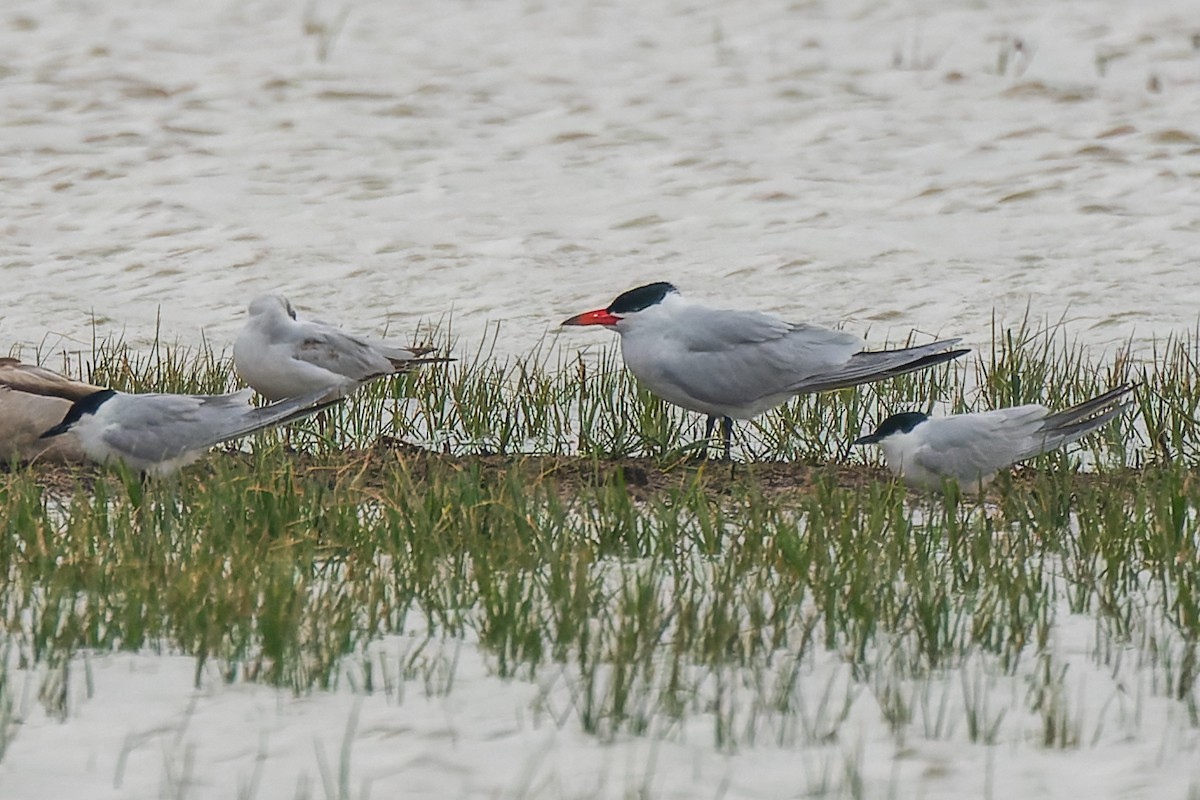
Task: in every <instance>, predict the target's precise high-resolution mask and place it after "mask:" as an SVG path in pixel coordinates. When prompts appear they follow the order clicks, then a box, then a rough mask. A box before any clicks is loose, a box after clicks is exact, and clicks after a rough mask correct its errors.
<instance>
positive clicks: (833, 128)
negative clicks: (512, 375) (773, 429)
mask: <svg viewBox="0 0 1200 800" xmlns="http://www.w3.org/2000/svg"><path fill="white" fill-rule="evenodd" d="M963 5H964V4H958V3H950V2H946V1H945V0H930V1H929V2H919V3H913V2H898V1H894V2H893V1H890V0H877V1H875V2H848V3H821V2H803V1H800V2H790V3H788V2H767V3H755V4H724V3H717V2H712V1H711V0H710V1H709V2H685V1H684V0H664V2H660V3H654V4H650V5H647V4H645V3H641V2H634V0H609V1H608V2H589V3H543V2H537V1H536V0H529V1H528V2H477V1H476V2H469V1H464V0H453V1H452V2H438V3H419V4H405V5H404V6H398V5H396V4H394V3H389V2H359V3H354V4H353V5H345V6H342V5H338V4H334V3H330V2H325V0H316V2H314V3H312V4H310V5H309V8H308V9H307V10H306V9H305V5H304V4H302V3H292V2H280V1H279V0H263V1H262V2H241V1H239V2H225V3H219V4H207V3H184V2H179V0H173V1H172V2H160V1H157V0H156V1H155V2H150V0H143V1H142V2H138V0H105V1H104V2H98V1H97V2H87V1H86V0H70V2H68V1H67V0H57V1H56V2H51V1H48V0H10V2H8V3H6V4H5V6H4V10H3V12H0V54H3V55H2V56H0V108H2V109H3V114H0V164H3V169H2V170H0V219H2V220H3V223H2V226H3V236H2V237H0V280H2V281H3V289H0V298H2V300H3V302H2V304H0V349H4V348H6V347H7V346H9V345H12V344H25V345H30V344H32V345H37V344H41V345H43V346H44V347H47V348H50V349H55V348H59V347H67V348H77V347H81V346H83V347H86V346H88V344H89V343H90V342H91V339H92V330H93V329H92V320H93V318H94V319H95V324H96V330H97V332H98V333H99V334H100V335H108V334H114V335H119V334H123V335H125V337H126V338H127V339H128V340H130V341H132V342H134V343H145V342H148V341H150V340H151V339H152V338H153V337H154V335H155V330H156V317H157V315H158V314H159V312H160V310H161V313H162V321H161V330H162V334H163V336H164V337H165V338H167V339H168V340H176V339H178V340H181V341H184V342H195V341H198V340H199V339H200V338H201V336H204V337H207V338H208V340H209V341H210V342H212V343H213V344H214V345H215V346H217V348H218V349H220V348H221V347H224V346H227V345H228V343H229V342H231V341H232V337H233V335H234V334H235V332H236V330H237V328H238V326H239V325H240V323H241V320H242V318H243V311H242V308H243V307H244V305H245V304H246V302H247V301H248V299H249V298H250V297H251V296H253V295H254V294H255V293H257V292H260V291H264V290H269V289H278V290H281V291H284V292H285V293H287V294H288V295H289V296H291V297H292V298H293V300H294V301H295V302H296V304H297V305H298V306H300V307H301V308H305V309H309V310H311V311H315V312H318V313H319V315H323V316H324V317H326V318H329V319H335V320H339V321H342V322H343V323H346V324H348V325H349V326H350V327H353V328H356V329H360V330H363V331H365V332H372V331H374V332H378V331H379V330H381V329H383V328H385V327H387V328H389V329H390V330H391V331H393V332H397V333H398V334H399V335H402V336H408V335H409V333H410V331H412V329H413V328H414V327H415V326H416V325H417V324H418V323H419V322H421V321H422V320H439V319H444V318H445V317H446V315H452V319H453V327H454V330H455V332H456V333H457V334H458V335H460V336H461V337H462V339H463V340H464V341H465V342H473V341H477V340H478V339H479V337H480V336H481V335H482V333H483V331H484V330H485V326H487V325H488V324H489V323H500V324H501V329H500V342H499V350H500V351H501V352H509V353H522V352H525V351H527V350H528V349H529V348H530V347H531V346H532V345H533V344H534V343H535V342H536V341H537V340H538V339H540V338H541V337H542V336H544V335H545V334H546V332H547V331H548V330H553V329H554V326H555V325H556V324H557V322H558V321H560V320H561V319H562V318H563V317H564V316H566V315H568V314H570V313H574V312H577V311H581V310H584V309H588V308H593V307H597V306H600V305H604V304H607V302H608V301H609V300H610V299H611V298H612V296H614V295H615V294H616V293H618V292H619V291H621V290H623V289H625V288H628V287H630V286H632V285H636V284H638V283H639V282H644V281H648V280H651V279H668V280H672V281H674V282H676V283H677V284H678V285H679V286H680V287H681V288H682V289H683V290H684V291H685V292H687V293H689V294H691V295H693V296H696V297H701V298H707V299H710V300H712V301H715V302H719V303H721V304H725V305H731V306H737V307H746V308H763V309H768V310H773V311H776V312H779V313H781V314H784V315H786V316H788V317H791V318H794V319H801V320H809V321H817V322H825V323H833V322H844V323H846V324H847V325H849V326H851V327H852V328H853V329H856V330H863V331H865V330H868V329H869V330H870V332H871V338H872V339H873V340H881V339H883V338H884V337H887V336H890V337H892V338H895V337H897V336H903V335H905V334H906V333H907V332H908V331H909V330H910V329H912V328H917V329H919V330H922V331H928V332H931V333H942V334H954V335H964V336H966V337H967V338H968V341H969V342H971V343H973V344H977V345H978V344H983V343H986V342H987V341H988V339H989V328H990V325H991V321H992V315H993V311H994V312H995V314H996V315H998V316H999V318H1001V319H1002V320H1004V321H1008V322H1016V321H1018V320H1019V319H1020V317H1021V316H1022V315H1023V314H1024V313H1025V310H1026V308H1027V307H1028V308H1029V309H1030V311H1031V313H1032V314H1033V315H1034V317H1035V318H1036V319H1038V320H1042V319H1045V320H1050V321H1057V320H1059V319H1065V320H1066V321H1067V322H1068V323H1069V331H1070V333H1071V334H1073V335H1075V336H1077V337H1078V338H1080V339H1081V340H1083V341H1086V342H1090V343H1093V344H1095V345H1098V346H1101V347H1106V348H1107V347H1111V346H1114V345H1116V344H1117V343H1120V342H1122V341H1125V340H1128V339H1131V338H1132V339H1133V341H1134V342H1135V344H1136V345H1138V346H1139V347H1144V346H1145V345H1146V344H1147V343H1148V342H1149V341H1150V340H1151V338H1152V337H1161V336H1164V335H1168V334H1172V333H1182V332H1186V331H1188V330H1192V329H1194V328H1195V326H1196V323H1197V309H1198V308H1200V288H1198V287H1197V280H1196V268H1195V266H1194V262H1195V253H1196V246H1195V245H1196V242H1197V234H1198V233H1200V193H1198V192H1197V191H1196V188H1195V187H1196V178H1197V177H1198V176H1200V113H1198V112H1200V39H1198V38H1197V37H1198V36H1200V22H1197V20H1196V18H1195V15H1194V13H1192V12H1193V11H1194V7H1193V6H1192V5H1191V3H1190V2H1185V0H1159V1H1158V2H1146V3H1138V4H1131V3H1126V2H1118V0H1108V1H1107V2H1094V3H1090V4H1087V5H1080V4H1045V3H1040V2H1033V0H1026V1H1025V2H1017V3H1004V4H995V3H993V4H984V3H979V4H971V5H970V6H969V7H962V6H963ZM343 15H344V17H343ZM339 20H343V21H344V24H342V25H340V27H339V24H338V23H339ZM322 56H323V57H322ZM598 340H599V339H597V338H596V337H593V336H587V335H576V336H571V337H567V339H566V341H568V342H569V343H570V344H571V345H572V346H574V345H576V344H579V343H591V342H596V341H598Z"/></svg>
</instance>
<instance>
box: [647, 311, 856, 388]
mask: <svg viewBox="0 0 1200 800" xmlns="http://www.w3.org/2000/svg"><path fill="white" fill-rule="evenodd" d="M672 338H673V339H674V341H673V342H670V343H666V344H667V345H668V346H670V350H669V351H668V352H669V353H670V356H669V357H665V358H658V359H654V362H655V363H654V364H653V367H652V368H653V369H655V370H656V371H657V372H658V373H659V375H660V378H661V381H662V382H663V383H666V384H667V385H670V386H677V387H679V388H680V389H682V390H683V391H685V392H686V393H687V395H688V396H689V397H692V398H695V399H696V400H699V401H700V402H702V403H705V404H711V405H716V406H727V407H744V406H748V405H752V404H754V403H756V402H758V401H760V400H763V399H765V398H778V397H779V396H780V395H787V394H789V393H791V388H790V387H791V386H792V385H794V384H795V383H796V382H797V381H798V380H800V379H802V378H803V377H806V376H809V375H813V374H816V373H819V372H821V371H825V370H829V369H832V368H833V367H834V366H836V365H837V364H840V363H843V362H845V361H846V360H848V359H849V358H850V357H851V356H853V355H854V353H855V352H857V351H858V350H859V349H860V347H861V341H860V340H859V339H858V337H856V336H854V335H853V334H849V333H845V332H843V331H836V330H831V329H829V328H822V327H820V326H816V325H797V324H793V323H788V322H784V321H782V320H779V319H776V318H774V317H771V316H768V315H766V314H759V313H755V312H738V311H717V312H714V311H712V310H708V309H706V310H705V313H704V315H703V316H702V317H701V316H699V315H698V316H697V318H696V319H695V320H694V321H688V322H687V323H686V324H681V325H679V326H678V328H677V330H676V331H675V332H673V333H672ZM626 359H627V360H628V359H629V357H628V355H627V356H626Z"/></svg>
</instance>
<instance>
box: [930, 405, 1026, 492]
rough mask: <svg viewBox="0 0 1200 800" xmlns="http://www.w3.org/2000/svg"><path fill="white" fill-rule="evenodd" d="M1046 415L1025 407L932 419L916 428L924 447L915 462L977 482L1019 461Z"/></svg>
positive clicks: (935, 471) (957, 477)
mask: <svg viewBox="0 0 1200 800" xmlns="http://www.w3.org/2000/svg"><path fill="white" fill-rule="evenodd" d="M1047 413H1048V412H1047V410H1046V408H1045V406H1040V405H1026V406H1016V407H1014V408H1002V409H997V410H995V411H984V412H981V413H978V414H959V415H956V416H952V417H934V418H932V419H929V420H927V421H926V422H924V423H922V424H921V425H920V427H919V428H918V430H920V432H921V434H922V435H923V437H924V443H923V446H922V447H921V448H920V449H919V450H918V451H917V452H916V453H915V455H914V458H915V460H916V461H917V463H918V464H919V465H920V466H921V467H922V468H924V469H926V470H928V471H930V472H932V473H935V474H937V475H942V476H943V477H946V478H955V479H956V480H958V481H959V482H972V481H977V480H979V479H980V478H983V477H986V476H989V475H991V474H992V473H994V472H996V471H997V470H1000V469H1004V468H1005V467H1007V466H1010V465H1011V464H1014V463H1016V462H1017V461H1019V460H1020V459H1021V458H1022V457H1023V455H1022V454H1023V453H1025V452H1026V451H1027V450H1028V448H1029V446H1030V442H1031V441H1033V439H1034V438H1035V437H1036V436H1037V431H1038V429H1039V428H1041V425H1042V422H1043V420H1045V418H1046V414H1047Z"/></svg>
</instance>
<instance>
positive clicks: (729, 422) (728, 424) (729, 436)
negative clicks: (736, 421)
mask: <svg viewBox="0 0 1200 800" xmlns="http://www.w3.org/2000/svg"><path fill="white" fill-rule="evenodd" d="M709 419H710V420H712V421H715V420H716V417H709ZM721 438H722V439H724V440H725V458H724V460H725V461H728V460H729V447H730V443H731V442H732V440H733V418H731V417H722V418H721Z"/></svg>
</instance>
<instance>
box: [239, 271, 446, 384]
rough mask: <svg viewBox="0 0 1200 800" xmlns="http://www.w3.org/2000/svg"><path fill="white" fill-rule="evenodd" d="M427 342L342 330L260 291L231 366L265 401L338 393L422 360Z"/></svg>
mask: <svg viewBox="0 0 1200 800" xmlns="http://www.w3.org/2000/svg"><path fill="white" fill-rule="evenodd" d="M430 352H432V348H429V347H396V346H394V345H389V344H384V343H383V342H373V341H370V340H368V339H363V338H360V337H358V336H354V335H351V334H349V333H346V332H345V331H343V330H342V329H341V328H339V327H337V326H336V325H330V324H328V323H324V322H318V321H316V320H303V319H300V318H299V317H298V316H297V315H296V309H294V308H292V304H291V303H289V302H288V301H287V299H286V298H284V297H282V296H280V295H277V294H264V295H260V296H258V297H256V298H255V299H254V301H253V302H251V303H250V318H249V319H248V320H247V321H246V325H245V327H244V328H242V332H241V333H240V334H239V335H238V338H237V341H235V342H234V345H233V365H234V368H235V369H236V370H237V373H238V375H240V376H241V378H242V380H244V381H245V382H246V383H247V384H249V385H250V386H251V387H253V388H254V389H255V390H256V391H257V392H258V393H259V394H261V395H262V396H263V397H265V398H267V399H268V400H282V399H284V398H285V397H296V396H298V395H304V394H309V393H311V392H316V391H320V390H322V389H325V390H329V389H332V390H334V391H336V392H338V393H339V394H341V395H347V394H349V393H351V392H353V391H354V390H355V389H357V388H358V387H359V386H361V385H362V384H364V383H366V382H367V381H371V380H374V379H375V378H382V377H384V376H386V375H393V374H395V373H397V372H404V371H406V370H409V369H412V368H414V367H417V366H420V365H421V364H429V363H433V362H439V361H448V360H449V359H446V358H422V356H425V355H426V354H428V353H430Z"/></svg>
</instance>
